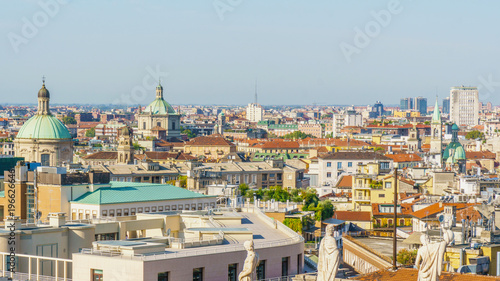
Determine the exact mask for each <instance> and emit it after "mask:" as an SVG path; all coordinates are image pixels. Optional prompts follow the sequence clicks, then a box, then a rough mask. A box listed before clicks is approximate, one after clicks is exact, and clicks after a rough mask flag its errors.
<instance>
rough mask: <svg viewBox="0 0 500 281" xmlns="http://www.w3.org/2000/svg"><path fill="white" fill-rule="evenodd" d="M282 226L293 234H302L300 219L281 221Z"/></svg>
mask: <svg viewBox="0 0 500 281" xmlns="http://www.w3.org/2000/svg"><path fill="white" fill-rule="evenodd" d="M283 224H284V225H286V226H288V227H289V228H290V229H291V230H293V231H295V232H298V233H302V221H301V220H300V219H295V218H286V219H285V220H283Z"/></svg>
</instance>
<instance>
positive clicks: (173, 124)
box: [172, 122, 175, 130]
mask: <svg viewBox="0 0 500 281" xmlns="http://www.w3.org/2000/svg"><path fill="white" fill-rule="evenodd" d="M172 130H175V122H172Z"/></svg>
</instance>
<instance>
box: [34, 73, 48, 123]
mask: <svg viewBox="0 0 500 281" xmlns="http://www.w3.org/2000/svg"><path fill="white" fill-rule="evenodd" d="M42 81H43V85H42V88H41V89H40V91H38V112H37V114H38V115H50V108H49V101H50V93H49V90H47V88H45V77H44V78H43V80H42Z"/></svg>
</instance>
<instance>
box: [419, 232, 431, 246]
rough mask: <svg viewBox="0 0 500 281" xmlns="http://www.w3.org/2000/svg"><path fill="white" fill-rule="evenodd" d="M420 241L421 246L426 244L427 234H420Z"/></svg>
mask: <svg viewBox="0 0 500 281" xmlns="http://www.w3.org/2000/svg"><path fill="white" fill-rule="evenodd" d="M420 243H422V246H426V245H427V244H429V236H428V235H427V234H425V233H423V234H422V235H421V236H420Z"/></svg>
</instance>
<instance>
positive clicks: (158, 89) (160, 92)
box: [156, 81, 163, 99]
mask: <svg viewBox="0 0 500 281" xmlns="http://www.w3.org/2000/svg"><path fill="white" fill-rule="evenodd" d="M156 98H157V99H163V87H162V86H161V82H160V81H158V86H156Z"/></svg>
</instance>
